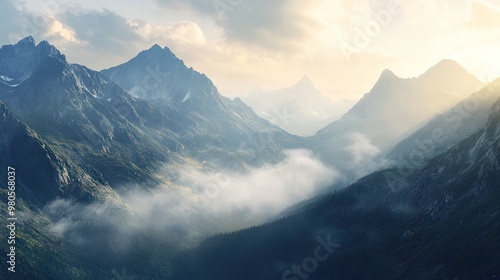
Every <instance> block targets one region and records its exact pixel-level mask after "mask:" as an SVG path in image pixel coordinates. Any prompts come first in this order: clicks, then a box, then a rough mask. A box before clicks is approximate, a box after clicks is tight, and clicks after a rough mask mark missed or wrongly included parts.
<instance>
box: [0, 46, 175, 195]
mask: <svg viewBox="0 0 500 280" xmlns="http://www.w3.org/2000/svg"><path fill="white" fill-rule="evenodd" d="M27 44H29V45H28V46H27ZM11 49H14V50H15V51H14V52H15V53H18V54H19V55H20V56H22V54H23V52H26V51H27V50H26V49H30V50H31V52H32V53H34V54H36V55H34V56H28V57H26V59H27V60H28V62H26V63H24V64H26V65H30V67H26V68H24V69H21V67H19V65H23V63H20V64H19V65H17V64H11V63H8V61H7V63H5V64H2V65H0V69H1V70H0V71H1V73H0V74H1V75H9V73H11V72H13V70H12V69H13V68H16V69H15V70H16V71H17V72H23V73H24V74H23V77H27V78H25V79H24V80H22V82H21V83H20V84H18V85H16V86H15V87H11V88H10V89H9V90H2V91H0V99H1V100H2V101H3V102H4V103H5V104H6V105H7V106H8V107H9V108H10V109H11V110H12V111H13V112H15V114H16V115H17V116H18V117H19V118H20V119H21V120H22V121H23V122H25V123H27V124H28V125H29V126H30V127H31V128H32V129H34V130H35V131H37V133H39V134H40V135H41V136H42V137H43V138H44V139H45V140H46V141H48V142H49V143H51V144H53V145H55V146H57V147H58V148H59V149H60V151H61V153H64V154H65V155H66V156H67V157H70V158H71V159H72V160H74V161H75V162H76V163H78V164H79V165H83V166H89V167H90V168H93V169H95V170H97V171H98V173H101V174H102V175H103V176H104V178H105V179H106V181H108V182H110V183H111V184H113V185H115V186H116V185H118V184H120V183H123V182H144V181H146V182H147V181H148V180H150V179H151V178H152V176H151V174H152V173H153V172H155V169H156V166H155V164H156V163H158V162H167V161H168V159H169V157H168V155H169V153H170V151H177V150H178V149H179V147H180V146H181V145H179V142H178V138H177V136H176V135H175V134H174V133H173V132H172V131H171V130H165V129H164V125H165V124H166V123H170V120H169V119H168V117H166V116H165V115H163V114H162V113H161V112H159V111H158V110H155V109H154V108H153V107H152V106H150V105H148V104H147V103H146V102H144V101H141V100H136V99H134V98H133V97H131V96H130V95H129V94H127V93H126V92H125V91H123V90H122V89H121V88H120V87H119V86H117V85H115V84H113V83H110V82H108V81H107V80H106V78H105V77H104V76H102V75H100V74H99V73H97V72H95V71H92V70H90V69H88V68H86V67H84V66H80V65H76V64H69V63H68V62H67V61H66V59H65V57H64V55H62V54H61V53H60V52H59V51H58V50H57V49H56V48H55V47H53V46H51V45H50V44H49V43H48V42H46V41H42V42H40V43H39V44H38V45H35V44H34V42H33V41H31V40H28V41H27V42H26V40H23V41H21V42H19V43H18V44H16V45H13V46H10V45H9V46H4V47H2V49H0V54H3V55H8V54H5V53H6V51H5V50H7V51H8V50H11ZM19 59H20V58H19ZM0 61H2V60H0ZM31 65H34V67H31ZM171 126H172V127H175V124H172V125H171ZM132 147H133V149H132Z"/></svg>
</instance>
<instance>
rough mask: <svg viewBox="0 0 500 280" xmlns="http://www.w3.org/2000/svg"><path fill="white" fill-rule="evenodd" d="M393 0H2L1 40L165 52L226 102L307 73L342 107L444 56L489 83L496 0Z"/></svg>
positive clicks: (76, 50) (88, 50) (102, 60)
mask: <svg viewBox="0 0 500 280" xmlns="http://www.w3.org/2000/svg"><path fill="white" fill-rule="evenodd" d="M392 2H394V1H392V0H375V1H373V0H354V1H347V0H334V1H330V0H311V1H302V2H298V1H292V0H276V1H271V2H270V1H264V0H256V1H249V0H241V1H224V0H220V1H199V0H189V1H172V0H144V1H140V2H137V1H130V2H126V3H124V2H123V1H116V0H112V1H105V2H103V1H97V0H90V1H73V0H60V1H55V0H47V1H35V0H26V1H13V0H5V1H1V2H0V14H1V16H2V26H0V44H2V45H3V44H9V43H14V42H17V40H19V39H20V38H23V37H25V36H27V35H33V36H35V39H36V40H37V41H40V40H42V39H47V40H50V42H52V43H53V44H55V45H56V46H57V47H58V48H60V49H61V50H62V51H63V52H65V53H66V54H67V56H68V59H69V60H70V61H72V62H76V63H80V64H85V65H87V66H90V67H91V68H94V69H97V70H100V69H102V68H108V67H110V66H114V65H117V64H119V63H122V62H124V61H126V60H128V59H130V58H131V57H133V56H134V55H135V54H137V53H138V52H139V51H140V50H143V49H147V48H149V47H150V46H151V45H152V44H154V43H158V44H160V45H167V46H169V47H170V48H171V49H172V50H173V51H174V52H175V53H176V54H177V55H178V56H179V57H180V58H182V59H183V60H184V61H185V62H186V63H187V64H188V66H193V67H194V68H195V69H197V70H200V71H201V72H204V73H206V74H207V75H208V76H209V77H210V78H211V79H213V80H214V82H215V84H216V85H217V86H218V87H219V89H220V90H221V92H222V93H223V94H224V95H227V96H230V97H233V96H237V95H238V96H241V95H244V94H246V93H248V91H249V90H250V89H251V88H252V87H254V86H260V87H261V88H262V89H263V90H273V89H277V88H283V87H286V86H289V85H291V84H293V83H294V82H295V81H297V80H299V79H300V77H302V76H303V75H304V74H308V75H309V76H310V77H311V79H312V80H314V81H315V83H316V85H317V86H318V88H319V90H320V91H321V92H322V93H324V94H326V95H327V96H329V97H330V98H332V99H333V100H334V101H335V102H350V104H352V102H355V101H356V100H358V99H359V98H360V97H361V96H362V95H363V94H364V93H366V92H367V91H368V90H369V89H370V88H371V86H372V85H373V84H374V82H375V81H376V79H377V78H378V76H379V75H380V72H381V71H382V70H383V69H385V68H390V69H392V70H393V71H394V72H395V73H396V74H397V75H398V76H401V77H412V76H416V75H418V74H420V73H423V72H424V71H425V70H426V69H427V68H428V67H429V65H432V64H434V63H435V62H436V61H439V60H441V59H443V58H449V59H454V60H456V61H457V62H459V63H460V64H461V65H463V66H464V67H465V68H466V69H468V70H469V71H471V73H473V74H475V75H476V76H478V77H481V78H484V79H487V78H488V77H497V76H500V72H499V71H500V70H498V67H496V65H498V59H497V58H498V56H497V50H498V49H499V47H500V37H499V34H500V32H499V31H500V20H499V18H500V8H499V7H500V3H499V2H498V0H458V1H451V0H439V1H434V0H422V1H409V0H401V1H400V5H399V6H398V5H396V6H397V8H394V7H396V6H394V5H395V4H393V3H392ZM391 7H392V8H391ZM377 20H378V22H377ZM361 32H363V33H364V35H363V34H361ZM367 36H368V37H367ZM352 47H354V48H355V49H353V48H352ZM346 49H347V51H346ZM346 109H348V108H346V106H340V107H339V108H338V110H339V111H345V110H346Z"/></svg>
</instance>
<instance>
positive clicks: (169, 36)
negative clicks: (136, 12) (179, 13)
mask: <svg viewBox="0 0 500 280" xmlns="http://www.w3.org/2000/svg"><path fill="white" fill-rule="evenodd" d="M129 24H130V26H131V27H132V28H133V29H134V30H135V32H137V34H138V35H140V36H141V37H142V38H143V40H144V41H145V42H151V43H153V44H154V43H158V44H162V43H163V44H165V45H168V46H169V47H172V48H185V47H188V48H197V47H202V46H204V45H205V44H206V38H205V35H204V34H203V31H202V30H201V28H200V26H199V25H198V24H196V23H194V22H191V21H180V22H175V23H172V24H170V25H168V26H153V25H151V24H149V23H147V22H145V21H139V20H133V21H129Z"/></svg>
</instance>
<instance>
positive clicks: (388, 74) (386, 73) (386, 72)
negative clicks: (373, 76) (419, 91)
mask: <svg viewBox="0 0 500 280" xmlns="http://www.w3.org/2000/svg"><path fill="white" fill-rule="evenodd" d="M380 78H385V79H387V78H398V76H396V74H394V72H392V71H391V70H389V69H385V70H384V71H382V74H380Z"/></svg>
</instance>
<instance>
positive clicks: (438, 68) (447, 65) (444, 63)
mask: <svg viewBox="0 0 500 280" xmlns="http://www.w3.org/2000/svg"><path fill="white" fill-rule="evenodd" d="M451 73H453V74H463V75H470V74H469V73H468V72H467V70H465V68H464V67H462V65H460V64H458V63H457V62H456V61H454V60H452V59H443V60H441V61H439V62H438V63H437V64H436V65H434V66H432V67H431V68H430V69H429V70H427V71H426V72H425V73H424V74H422V75H421V77H426V76H434V77H438V78H440V77H442V76H446V75H449V74H451Z"/></svg>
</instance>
